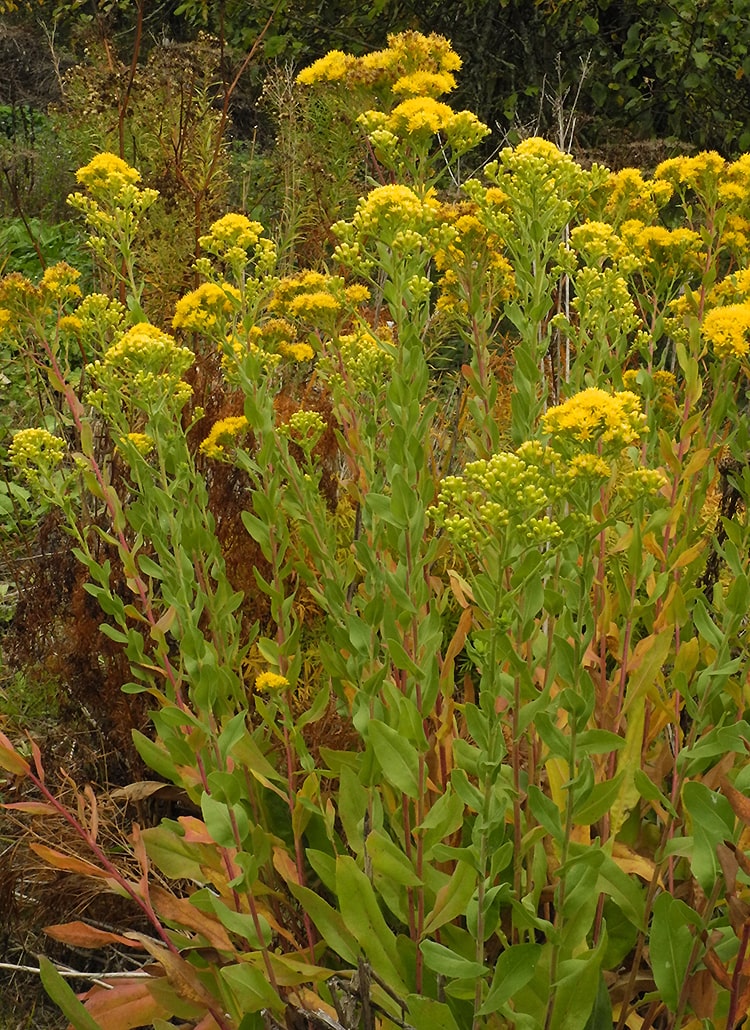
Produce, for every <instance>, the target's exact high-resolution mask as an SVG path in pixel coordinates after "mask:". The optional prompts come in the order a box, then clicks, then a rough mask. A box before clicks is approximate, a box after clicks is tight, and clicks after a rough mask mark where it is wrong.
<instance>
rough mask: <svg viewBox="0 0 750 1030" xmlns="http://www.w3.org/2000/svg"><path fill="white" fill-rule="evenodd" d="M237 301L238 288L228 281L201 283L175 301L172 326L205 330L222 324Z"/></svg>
mask: <svg viewBox="0 0 750 1030" xmlns="http://www.w3.org/2000/svg"><path fill="white" fill-rule="evenodd" d="M239 301H240V294H239V290H238V289H237V288H236V287H235V286H232V285H231V284H229V283H222V284H221V285H219V284H218V283H202V284H201V285H200V286H199V287H198V288H197V289H196V290H192V291H191V292H190V293H186V294H185V296H184V297H181V298H180V300H178V301H177V304H176V305H175V313H174V318H173V319H172V328H174V329H187V330H191V331H194V332H205V331H206V330H209V329H211V328H213V327H214V326H215V325H217V324H219V325H220V326H223V325H224V324H225V323H226V321H227V319H228V318H229V317H230V316H231V314H232V312H233V311H234V310H235V308H236V307H237V306H238V305H239Z"/></svg>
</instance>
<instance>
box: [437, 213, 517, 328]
mask: <svg viewBox="0 0 750 1030" xmlns="http://www.w3.org/2000/svg"><path fill="white" fill-rule="evenodd" d="M441 216H442V219H443V221H444V223H445V224H446V225H447V226H451V227H452V228H453V229H454V230H455V237H454V238H453V239H449V240H447V245H446V246H445V247H444V248H441V249H440V250H438V251H437V252H436V253H435V267H436V268H437V270H438V271H439V272H442V275H441V276H440V279H439V280H438V288H439V294H438V299H437V307H438V309H439V310H441V311H456V310H457V311H461V312H466V310H467V309H468V303H469V302H468V296H469V295H472V294H474V293H475V292H476V290H479V291H480V293H481V296H482V298H483V303H484V305H485V306H486V307H487V309H488V310H490V311H494V310H496V309H497V306H498V305H499V304H502V303H503V302H504V301H506V300H509V299H510V297H512V296H513V294H514V291H515V272H514V269H513V266H512V265H511V263H510V262H509V261H508V260H507V258H505V257H504V256H503V253H502V251H503V249H504V243H503V240H502V239H501V238H500V237H499V236H498V235H497V234H496V233H495V232H492V231H491V230H489V229H488V228H487V226H486V225H485V223H484V222H483V221H481V219H479V218H478V217H477V214H476V207H475V205H473V204H456V205H452V204H444V205H443V206H442V208H441Z"/></svg>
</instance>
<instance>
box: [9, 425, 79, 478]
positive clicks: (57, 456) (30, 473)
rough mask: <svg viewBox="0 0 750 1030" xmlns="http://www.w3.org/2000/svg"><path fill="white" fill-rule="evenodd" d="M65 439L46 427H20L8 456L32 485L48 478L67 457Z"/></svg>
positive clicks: (14, 436)
mask: <svg viewBox="0 0 750 1030" xmlns="http://www.w3.org/2000/svg"><path fill="white" fill-rule="evenodd" d="M65 452H66V446H65V441H64V440H62V439H61V438H60V437H59V436H54V435H53V434H52V433H50V432H49V431H48V430H46V429H19V430H18V432H17V433H14V434H13V439H12V440H11V444H10V447H9V448H8V457H9V459H10V463H11V465H13V467H14V468H15V469H16V471H17V472H18V473H19V474H20V475H21V476H23V478H24V479H25V480H26V482H27V483H28V484H29V485H30V486H32V487H33V486H37V485H39V483H40V480H42V479H44V478H48V477H49V475H50V474H51V472H52V471H53V470H54V469H55V468H57V466H58V465H60V464H61V463H62V460H63V458H64V457H65Z"/></svg>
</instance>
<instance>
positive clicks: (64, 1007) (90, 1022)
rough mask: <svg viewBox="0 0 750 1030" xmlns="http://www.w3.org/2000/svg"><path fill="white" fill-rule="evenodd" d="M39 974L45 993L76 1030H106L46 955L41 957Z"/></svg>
mask: <svg viewBox="0 0 750 1030" xmlns="http://www.w3.org/2000/svg"><path fill="white" fill-rule="evenodd" d="M39 972H40V974H41V978H42V985H43V986H44V989H45V991H46V992H47V994H48V995H49V996H50V998H51V999H52V1000H53V1001H54V1003H55V1005H57V1007H58V1008H59V1009H60V1010H61V1011H62V1013H63V1015H64V1016H66V1017H67V1019H68V1020H69V1022H70V1024H71V1025H72V1026H73V1027H75V1030H104V1028H103V1027H102V1025H101V1023H97V1021H96V1020H95V1019H94V1017H93V1016H90V1015H89V1013H88V1012H87V1011H86V1009H85V1008H84V1006H83V1003H82V1002H80V1001H79V1000H78V998H76V996H75V993H74V992H73V988H72V987H71V986H70V984H68V983H66V982H65V980H64V979H63V977H61V976H60V974H59V973H58V971H57V969H56V967H55V966H53V965H52V963H51V962H50V960H49V959H48V958H45V957H44V955H40V956H39Z"/></svg>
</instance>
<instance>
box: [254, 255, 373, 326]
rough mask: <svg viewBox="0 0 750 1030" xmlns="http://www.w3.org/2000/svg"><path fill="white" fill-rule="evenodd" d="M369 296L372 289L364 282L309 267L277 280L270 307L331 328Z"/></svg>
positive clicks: (308, 322)
mask: <svg viewBox="0 0 750 1030" xmlns="http://www.w3.org/2000/svg"><path fill="white" fill-rule="evenodd" d="M369 297H370V291H369V290H368V288H367V287H366V286H364V285H362V284H361V283H353V284H352V285H351V286H347V285H346V283H345V282H344V280H343V279H342V277H341V276H337V275H323V273H322V272H314V271H306V272H300V273H299V274H298V275H293V276H288V277H287V278H285V279H282V280H281V281H280V282H278V283H277V285H276V288H275V290H274V293H273V296H272V297H271V300H270V302H269V304H268V310H269V311H278V312H283V313H284V314H286V315H290V316H291V317H292V318H295V319H298V320H299V321H300V322H302V323H304V324H306V325H308V326H310V325H311V326H313V327H315V328H331V327H332V326H333V324H334V323H335V322H336V320H337V319H338V318H339V317H340V316H341V315H342V314H345V313H346V311H347V310H348V309H351V308H352V307H355V306H357V305H359V304H362V303H363V302H365V301H367V300H369ZM295 334H296V330H295Z"/></svg>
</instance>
